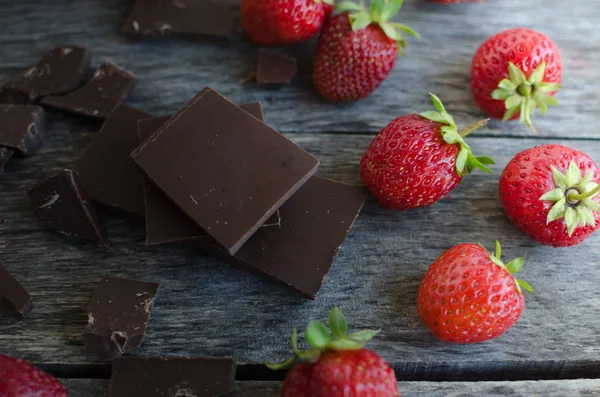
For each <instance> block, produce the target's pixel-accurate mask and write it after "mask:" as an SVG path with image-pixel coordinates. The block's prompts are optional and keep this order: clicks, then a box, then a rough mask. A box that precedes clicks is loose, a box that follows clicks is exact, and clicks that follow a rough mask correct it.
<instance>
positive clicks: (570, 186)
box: [500, 145, 600, 247]
mask: <svg viewBox="0 0 600 397" xmlns="http://www.w3.org/2000/svg"><path fill="white" fill-rule="evenodd" d="M599 184H600V170H599V169H598V166H597V165H596V164H595V163H594V161H593V160H592V159H591V158H589V157H588V156H587V155H586V154H585V153H582V152H580V151H577V150H575V149H571V148H569V147H566V146H561V145H542V146H536V147H533V148H530V149H527V150H524V151H522V152H521V153H519V154H517V155H516V156H515V157H514V158H513V159H512V160H511V161H510V162H509V163H508V165H507V166H506V168H505V169H504V171H503V172H502V176H501V177H500V199H501V200H502V204H503V206H504V211H505V212H506V215H507V216H508V218H509V219H510V220H511V221H512V222H513V223H514V224H515V225H517V226H518V227H519V228H521V229H522V230H523V231H525V233H527V234H528V235H529V236H531V237H532V238H533V239H535V240H536V241H539V242H540V243H542V244H547V245H552V246H555V247H567V246H572V245H576V244H579V243H580V242H582V241H583V240H585V239H586V238H587V237H588V236H589V235H590V234H592V233H593V232H594V231H595V230H596V229H598V227H600V196H599V195H598V192H600V185H599Z"/></svg>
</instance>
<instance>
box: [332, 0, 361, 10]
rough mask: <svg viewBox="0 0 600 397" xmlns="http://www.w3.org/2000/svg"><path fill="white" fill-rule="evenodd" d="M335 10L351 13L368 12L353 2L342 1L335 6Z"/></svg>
mask: <svg viewBox="0 0 600 397" xmlns="http://www.w3.org/2000/svg"><path fill="white" fill-rule="evenodd" d="M335 10H336V11H338V12H349V11H359V12H360V11H363V12H366V11H365V9H364V7H361V6H360V5H358V4H356V3H354V2H352V1H342V2H341V3H338V4H337V5H336V6H335Z"/></svg>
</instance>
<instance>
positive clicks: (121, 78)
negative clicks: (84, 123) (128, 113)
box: [42, 62, 135, 119]
mask: <svg viewBox="0 0 600 397" xmlns="http://www.w3.org/2000/svg"><path fill="white" fill-rule="evenodd" d="M134 80H135V79H134V76H133V74H131V73H130V72H128V71H127V70H125V69H123V68H121V67H120V66H118V65H117V64H114V63H112V62H105V63H103V64H102V65H100V68H99V69H98V70H96V73H94V77H93V78H92V79H91V80H90V81H89V82H88V83H87V84H85V85H84V86H83V87H81V88H79V89H78V90H77V91H73V92H72V93H70V94H68V95H63V96H47V97H45V98H44V99H43V100H42V105H44V106H48V107H51V108H55V109H59V110H63V111H66V112H70V113H75V114H79V115H81V116H88V117H95V118H99V119H105V118H106V117H108V115H109V114H110V112H111V111H112V110H113V109H114V108H115V107H117V105H119V104H120V103H121V102H122V101H124V100H125V98H126V97H127V95H128V94H129V91H130V90H131V87H132V86H133V83H134Z"/></svg>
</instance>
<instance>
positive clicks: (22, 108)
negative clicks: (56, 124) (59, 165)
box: [0, 105, 48, 156]
mask: <svg viewBox="0 0 600 397" xmlns="http://www.w3.org/2000/svg"><path fill="white" fill-rule="evenodd" d="M47 134H48V130H47V126H46V113H45V112H44V109H42V108H41V107H39V106H31V105H0V146H3V147H7V148H9V149H11V150H13V151H14V152H15V154H16V155H18V156H31V155H33V154H35V152H37V151H38V149H39V148H40V147H41V146H42V142H43V140H44V139H45V138H46V136H47Z"/></svg>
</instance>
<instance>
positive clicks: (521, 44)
mask: <svg viewBox="0 0 600 397" xmlns="http://www.w3.org/2000/svg"><path fill="white" fill-rule="evenodd" d="M561 79H562V61H561V58H560V53H559V52H558V48H557V47H556V45H555V44H554V43H553V42H552V40H550V38H549V37H548V36H546V35H544V34H542V33H539V32H536V31H535V30H531V29H526V28H518V29H509V30H506V31H504V32H501V33H498V34H497V35H495V36H492V37H490V38H489V39H487V40H486V41H485V42H484V43H483V44H482V45H481V47H479V49H478V50H477V52H476V53H475V57H474V58H473V65H472V67H471V90H472V91H473V96H474V97H475V102H477V103H478V104H479V106H481V108H482V109H483V110H484V111H485V112H487V113H488V114H489V115H490V116H492V117H494V118H501V119H503V120H511V119H516V118H517V117H519V122H521V123H525V124H527V125H528V126H529V127H530V128H531V129H532V130H534V131H535V129H534V128H533V125H532V123H531V116H532V115H533V112H534V111H535V109H536V107H538V106H539V108H540V110H541V112H542V115H544V114H546V111H547V110H548V105H551V106H555V105H558V101H557V100H556V98H554V94H555V93H556V91H557V90H558V89H559V88H560V82H561Z"/></svg>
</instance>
